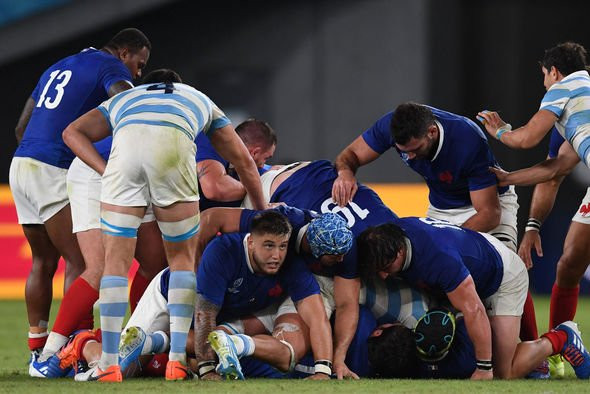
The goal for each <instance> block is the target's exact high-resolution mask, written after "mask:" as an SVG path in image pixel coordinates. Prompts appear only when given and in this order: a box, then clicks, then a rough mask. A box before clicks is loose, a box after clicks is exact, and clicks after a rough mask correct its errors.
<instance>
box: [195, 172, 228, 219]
mask: <svg viewBox="0 0 590 394" xmlns="http://www.w3.org/2000/svg"><path fill="white" fill-rule="evenodd" d="M199 181H200V185H201V193H203V195H204V196H205V197H206V198H207V199H209V200H212V201H222V200H223V191H222V190H221V188H220V187H218V185H217V183H216V182H203V181H202V180H199ZM205 212H207V211H205ZM202 215H203V214H202ZM203 219H204V218H203V216H201V223H203ZM202 225H203V224H201V226H202Z"/></svg>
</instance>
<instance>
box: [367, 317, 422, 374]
mask: <svg viewBox="0 0 590 394" xmlns="http://www.w3.org/2000/svg"><path fill="white" fill-rule="evenodd" d="M367 347H368V353H369V364H370V365H371V367H372V368H373V371H374V372H375V373H376V374H377V375H378V377H380V378H416V377H418V373H417V371H418V363H419V360H418V356H417V354H416V342H415V340H414V333H413V331H412V330H410V329H409V328H407V327H404V326H403V325H401V324H398V325H394V326H391V327H387V328H384V329H383V332H382V333H381V335H379V336H377V337H370V338H369V339H368V340H367Z"/></svg>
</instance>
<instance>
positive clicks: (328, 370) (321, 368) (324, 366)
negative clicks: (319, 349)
mask: <svg viewBox="0 0 590 394" xmlns="http://www.w3.org/2000/svg"><path fill="white" fill-rule="evenodd" d="M314 372H315V373H323V374H325V375H328V376H332V361H330V360H316V361H315V363H314Z"/></svg>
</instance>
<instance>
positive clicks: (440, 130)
mask: <svg viewBox="0 0 590 394" xmlns="http://www.w3.org/2000/svg"><path fill="white" fill-rule="evenodd" d="M434 123H436V127H438V148H436V153H435V154H434V157H433V158H432V160H430V161H435V160H436V158H437V157H438V154H439V153H440V150H441V149H442V146H443V143H444V141H445V129H443V127H442V125H441V124H440V122H439V121H438V120H435V121H434Z"/></svg>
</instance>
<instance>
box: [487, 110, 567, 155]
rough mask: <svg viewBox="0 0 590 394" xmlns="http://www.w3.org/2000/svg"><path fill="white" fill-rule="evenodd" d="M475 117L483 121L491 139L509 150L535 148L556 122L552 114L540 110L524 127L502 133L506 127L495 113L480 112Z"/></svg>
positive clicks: (555, 117)
mask: <svg viewBox="0 0 590 394" xmlns="http://www.w3.org/2000/svg"><path fill="white" fill-rule="evenodd" d="M477 115H478V119H479V120H482V119H483V125H484V126H485V129H486V131H487V132H488V133H489V134H490V135H491V136H492V137H494V138H496V139H498V140H500V141H501V142H502V143H503V144H505V145H508V146H509V147H511V148H519V149H529V148H532V147H534V146H536V145H537V144H538V143H539V142H541V140H542V139H543V137H545V135H546V134H547V133H548V132H549V130H551V128H552V127H553V125H554V124H555V122H556V121H557V116H555V114H554V113H553V112H551V111H547V110H544V109H542V110H539V111H538V112H537V113H536V114H534V115H533V117H532V118H531V119H530V120H529V121H528V123H527V124H525V125H524V126H522V127H519V128H518V129H516V130H512V131H509V130H507V129H504V130H505V131H504V132H503V131H502V130H503V129H502V128H504V127H505V126H506V122H504V121H503V120H502V118H500V115H498V113H497V112H493V111H482V112H480V113H478V114H477Z"/></svg>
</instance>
